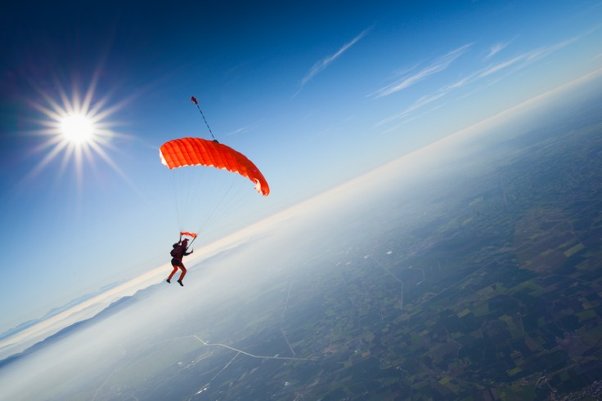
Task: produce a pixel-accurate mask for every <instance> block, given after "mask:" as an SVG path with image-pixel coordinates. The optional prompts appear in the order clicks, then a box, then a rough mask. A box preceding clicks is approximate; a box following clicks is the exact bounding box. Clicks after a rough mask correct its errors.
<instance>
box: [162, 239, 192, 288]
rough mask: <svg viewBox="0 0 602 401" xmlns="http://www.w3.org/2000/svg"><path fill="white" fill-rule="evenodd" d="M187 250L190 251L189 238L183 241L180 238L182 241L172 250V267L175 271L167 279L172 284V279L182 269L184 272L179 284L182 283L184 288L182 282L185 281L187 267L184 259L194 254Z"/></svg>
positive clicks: (174, 245)
mask: <svg viewBox="0 0 602 401" xmlns="http://www.w3.org/2000/svg"><path fill="white" fill-rule="evenodd" d="M187 250H188V238H184V239H183V240H182V238H181V237H180V241H178V242H176V243H175V244H173V249H172V250H171V256H172V259H171V265H172V266H173V270H172V271H171V273H170V274H169V277H167V282H168V283H171V278H172V277H173V275H174V274H176V272H177V271H178V269H180V270H182V273H180V278H179V279H178V283H180V285H181V286H182V287H183V286H184V284H183V283H182V280H183V279H184V276H185V275H186V267H184V263H182V258H183V257H184V256H186V255H190V254H191V253H192V252H193V251H190V252H186V251H187Z"/></svg>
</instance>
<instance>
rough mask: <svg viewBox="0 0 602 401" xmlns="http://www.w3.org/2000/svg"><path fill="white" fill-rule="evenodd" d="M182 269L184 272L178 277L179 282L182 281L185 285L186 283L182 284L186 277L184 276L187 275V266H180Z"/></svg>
mask: <svg viewBox="0 0 602 401" xmlns="http://www.w3.org/2000/svg"><path fill="white" fill-rule="evenodd" d="M180 270H182V273H180V278H179V279H178V283H180V285H181V286H183V285H184V284H182V280H183V279H184V276H185V275H186V268H185V267H184V265H181V266H180Z"/></svg>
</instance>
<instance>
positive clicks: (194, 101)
mask: <svg viewBox="0 0 602 401" xmlns="http://www.w3.org/2000/svg"><path fill="white" fill-rule="evenodd" d="M190 100H191V101H192V103H194V104H195V105H196V108H197V109H199V111H200V112H201V116H203V121H205V125H206V126H207V129H208V130H209V133H210V134H211V137H212V138H213V140H214V141H216V142H217V139H216V138H215V135H213V131H211V127H210V126H209V123H208V122H207V119H206V118H205V114H204V113H203V110H201V106H199V101H198V100H197V99H196V97H194V96H191V97H190Z"/></svg>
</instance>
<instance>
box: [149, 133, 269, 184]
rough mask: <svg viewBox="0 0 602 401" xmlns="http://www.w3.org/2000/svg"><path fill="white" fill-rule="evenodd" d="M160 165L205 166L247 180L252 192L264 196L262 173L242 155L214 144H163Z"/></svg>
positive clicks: (191, 140) (204, 141)
mask: <svg viewBox="0 0 602 401" xmlns="http://www.w3.org/2000/svg"><path fill="white" fill-rule="evenodd" d="M159 153H160V156H161V163H163V164H164V165H166V166H167V167H168V168H170V169H173V168H177V167H185V166H207V167H215V168H220V169H224V170H228V171H230V172H232V173H236V174H240V175H242V176H243V177H247V178H248V179H249V180H251V181H252V182H253V183H255V189H256V190H257V192H259V193H260V194H262V195H264V196H267V195H268V194H269V193H270V187H269V186H268V182H267V181H266V179H265V178H264V177H263V174H261V171H259V169H258V168H257V167H256V166H255V165H254V164H253V162H252V161H251V160H249V159H248V158H247V157H246V156H245V155H243V154H242V153H239V152H237V151H236V150H234V149H232V148H230V147H228V146H226V145H222V144H221V143H219V142H217V141H210V140H207V139H202V138H180V139H174V140H171V141H168V142H165V143H164V144H163V145H161V148H160V151H159Z"/></svg>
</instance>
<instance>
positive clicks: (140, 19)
mask: <svg viewBox="0 0 602 401" xmlns="http://www.w3.org/2000/svg"><path fill="white" fill-rule="evenodd" d="M123 3H128V4H123ZM286 3H287V2H258V3H250V2H235V1H227V2H223V1H222V2H217V1H215V2H204V1H200V2H191V3H187V4H175V3H174V4H167V3H164V4H162V5H159V4H153V3H152V2H150V3H142V2H141V3H137V2H116V3H109V2H103V3H102V4H93V5H82V4H77V3H75V2H74V3H73V4H72V3H69V2H50V3H48V2H44V4H40V5H36V6H35V7H34V6H32V5H29V6H27V7H23V6H18V5H17V4H16V3H15V4H14V5H12V6H9V7H8V8H7V10H6V11H5V12H4V11H3V13H2V16H1V17H0V25H1V28H0V35H1V39H2V43H3V44H4V45H3V56H2V58H1V60H0V85H1V86H0V88H1V93H2V97H1V100H0V101H1V102H2V103H1V107H0V110H1V111H0V113H1V114H0V115H1V125H0V129H1V131H0V134H1V137H0V141H1V143H0V160H1V161H0V163H1V166H0V167H1V168H0V190H1V193H0V215H1V220H2V225H1V226H0V227H1V228H0V230H1V231H0V237H1V239H2V244H3V247H2V250H3V252H2V255H3V263H2V264H1V265H0V269H1V271H2V275H3V277H4V280H2V282H1V283H0V304H1V305H2V313H0V332H1V331H4V330H6V329H8V328H10V327H13V326H15V325H16V324H19V323H20V322H23V321H25V320H28V319H32V318H37V317H40V316H42V315H43V314H44V313H46V312H47V311H48V310H49V309H51V308H53V307H55V306H59V305H61V304H64V303H67V302H68V301H70V300H72V299H74V298H77V297H79V296H81V295H82V294H85V293H87V292H90V291H94V290H97V289H98V288H100V287H102V286H104V285H107V284H109V283H113V282H121V281H123V280H126V279H129V278H132V277H135V276H137V275H140V274H143V273H144V272H146V271H148V270H150V269H153V268H155V267H157V266H159V265H161V264H162V263H165V262H166V261H167V260H166V259H167V258H168V257H169V256H168V254H167V252H168V251H169V249H170V246H171V243H172V242H173V240H174V239H175V237H176V235H177V231H178V229H179V228H180V226H179V225H181V224H185V226H184V227H182V228H190V227H189V226H193V227H195V228H197V227H198V226H199V224H201V222H199V221H198V220H197V221H193V222H190V223H188V222H187V221H186V219H187V218H189V216H191V217H190V219H191V220H194V219H198V217H197V214H198V213H199V211H198V210H197V209H196V208H195V207H194V206H193V207H191V206H188V208H189V209H188V210H184V211H182V210H180V211H179V212H178V211H177V210H176V209H178V207H176V205H177V202H176V200H177V199H176V198H178V196H182V195H181V194H179V193H178V191H179V189H177V188H174V177H173V174H171V172H169V171H168V170H167V169H165V168H164V166H162V165H161V164H160V162H159V157H158V148H159V146H160V145H161V143H163V142H164V141H166V140H169V139H172V138H176V137H180V136H188V135H193V136H195V135H198V136H204V137H208V132H207V130H206V128H205V126H204V124H203V122H202V119H201V118H200V116H199V115H198V112H197V111H196V110H195V109H194V106H193V105H192V104H191V103H190V101H189V98H190V96H191V95H195V96H197V97H198V98H199V100H200V101H201V105H202V107H203V110H204V112H205V114H206V116H207V118H208V120H209V123H210V124H211V126H212V129H213V131H214V132H215V133H216V135H217V136H218V138H219V139H220V140H221V141H222V142H223V143H226V144H228V145H230V146H232V147H234V148H236V149H238V150H240V151H241V152H243V153H245V154H246V155H247V156H249V157H250V158H251V159H252V160H253V161H255V163H256V164H257V165H258V166H259V168H260V169H261V170H262V171H263V173H264V175H265V176H266V178H267V179H268V181H269V182H270V186H271V188H272V194H271V195H270V196H269V197H268V198H265V199H264V198H262V197H260V196H258V195H257V194H256V193H255V192H254V191H253V188H252V185H250V184H249V183H247V182H245V181H244V180H243V179H241V180H240V182H238V181H237V182H236V183H235V185H236V186H237V187H240V189H238V188H237V190H238V191H239V192H238V193H237V195H236V196H237V199H236V200H235V201H233V202H231V203H228V205H227V206H229V207H230V209H227V208H226V210H225V211H222V212H221V213H220V215H219V216H217V217H215V218H212V219H211V222H210V224H207V225H206V226H204V227H202V229H203V235H204V237H203V238H204V239H203V240H202V241H199V246H202V245H203V244H206V243H208V242H210V241H211V240H215V239H217V238H219V237H220V236H222V235H225V234H227V233H228V232H231V231H233V230H235V229H236V228H240V227H243V226H245V225H248V224H249V223H251V222H253V221H256V220H258V219H261V218H264V217H267V216H269V215H271V214H273V213H275V212H277V211H279V210H282V209H284V208H286V207H289V206H292V205H294V204H296V203H297V202H299V201H301V200H304V199H307V198H308V197H311V196H313V195H315V194H318V193H320V192H323V191H325V190H327V189H329V188H332V187H333V186H336V185H337V184H339V183H341V182H344V181H346V180H348V179H351V178H353V177H356V176H357V175H359V174H361V173H363V172H366V171H369V170H371V169H373V168H375V167H376V166H379V165H381V164H383V163H385V162H387V161H389V160H392V159H395V158H397V157H400V156H401V155H403V154H404V153H407V152H409V151H410V150H412V149H416V148H420V147H422V146H424V145H426V144H428V143H431V142H432V141H434V140H436V139H438V138H441V137H444V136H446V135H449V134H450V133H452V132H454V131H457V130H459V129H462V128H463V127H466V126H469V125H471V124H473V123H475V122H478V121H480V120H482V119H484V118H486V117H488V116H491V115H493V114H495V113H497V112H499V111H501V110H504V109H507V108H509V107H512V106H513V105H515V104H518V103H520V102H521V101H524V100H526V99H528V98H530V97H533V96H536V95H538V94H539V93H542V92H545V91H546V90H549V89H551V88H553V87H556V86H558V85H561V84H563V83H565V82H568V81H570V80H572V79H575V78H577V77H579V76H581V75H583V74H586V73H587V72H589V71H592V70H595V69H597V68H600V66H602V47H601V46H600V44H601V43H602V33H601V30H600V23H599V21H602V18H601V16H602V3H600V2H599V1H571V2H567V1H527V2H525V1H455V2H449V1H442V2H434V1H426V2H425V1H420V2H419V1H416V2H399V1H390V2H385V1H382V2H381V1H372V2H369V3H368V2H363V3H364V4H355V2H354V3H353V4H346V5H345V6H341V4H340V3H338V2H324V1H320V2H317V1H316V2H311V1H310V2H297V3H294V4H293V3H291V4H286ZM93 82H94V83H95V86H93V88H94V91H93V96H92V98H91V104H92V105H101V106H102V107H100V109H101V110H106V111H108V115H107V116H106V117H105V118H104V119H103V120H102V123H103V124H104V125H105V128H107V130H109V131H111V132H112V133H113V134H112V135H111V136H109V137H107V141H106V144H105V145H104V146H103V152H104V154H105V155H106V159H108V160H109V162H107V161H106V160H105V159H103V158H102V157H100V156H99V155H98V154H96V153H93V154H92V157H91V158H90V159H89V160H88V159H86V160H84V161H83V162H82V163H81V165H80V168H79V170H78V168H77V166H76V163H74V160H73V159H71V160H70V161H67V162H65V163H63V162H62V161H61V160H62V155H61V154H59V156H58V157H56V158H54V159H53V160H51V161H50V162H49V163H47V164H45V165H44V166H43V168H37V166H39V165H40V161H41V160H43V159H44V158H45V157H46V156H47V155H48V154H49V152H50V151H51V149H52V148H51V147H46V148H42V149H41V148H40V147H41V146H43V144H44V143H45V142H46V141H47V140H48V138H47V137H45V136H42V135H39V131H40V130H41V128H43V127H44V124H45V123H48V120H49V119H48V117H47V116H46V115H44V113H42V112H40V106H42V107H46V108H48V107H49V106H50V102H51V101H53V100H54V101H58V102H59V103H60V102H61V100H60V99H61V98H60V96H61V91H63V92H64V93H65V98H66V99H67V100H68V101H69V102H72V101H73V93H74V92H79V93H80V94H82V97H83V94H85V93H86V91H87V90H89V89H90V88H91V86H92V83H93ZM77 171H80V173H79V175H78V173H77ZM78 177H79V178H78ZM177 179H178V178H176V180H177ZM209 180H210V181H212V182H211V185H213V182H217V185H220V180H221V179H220V178H219V177H215V178H214V177H211V178H209ZM189 182H190V181H189ZM176 185H178V184H176ZM227 185H229V183H228V184H227ZM233 185H234V184H233ZM198 196H199V195H198V192H197V199H198ZM174 199H176V200H174ZM195 201H196V200H195V199H193V201H192V203H190V204H191V205H194V202H195ZM212 202H213V203H212ZM215 203H219V202H218V201H216V200H214V199H213V198H211V196H207V199H205V198H204V197H203V199H200V201H199V204H200V206H199V208H198V209H200V210H201V211H203V210H204V209H208V208H211V207H212V204H215ZM183 222H184V223H183ZM310 234H311V233H308V235H310ZM188 279H194V277H193V275H191V276H189V278H188Z"/></svg>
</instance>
